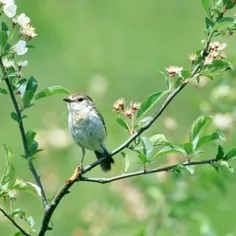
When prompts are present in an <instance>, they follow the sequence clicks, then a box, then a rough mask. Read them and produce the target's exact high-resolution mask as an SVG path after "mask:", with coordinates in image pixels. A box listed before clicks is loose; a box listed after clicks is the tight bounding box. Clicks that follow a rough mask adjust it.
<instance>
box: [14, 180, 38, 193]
mask: <svg viewBox="0 0 236 236" xmlns="http://www.w3.org/2000/svg"><path fill="white" fill-rule="evenodd" d="M13 189H15V190H21V191H25V192H28V193H31V194H34V195H37V196H40V197H42V192H41V189H40V188H39V187H38V186H37V185H36V184H33V183H31V182H24V181H23V180H22V179H16V181H15V183H14V185H13Z"/></svg>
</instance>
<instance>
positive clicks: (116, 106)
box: [113, 102, 120, 113]
mask: <svg viewBox="0 0 236 236" xmlns="http://www.w3.org/2000/svg"><path fill="white" fill-rule="evenodd" d="M113 111H115V112H117V113H119V111H120V106H119V104H118V103H117V102H115V103H114V104H113Z"/></svg>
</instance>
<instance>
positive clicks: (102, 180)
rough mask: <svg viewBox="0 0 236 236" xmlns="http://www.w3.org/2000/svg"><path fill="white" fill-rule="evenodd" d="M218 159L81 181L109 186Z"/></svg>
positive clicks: (85, 178) (82, 179) (213, 160)
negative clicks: (141, 176) (119, 181)
mask: <svg viewBox="0 0 236 236" xmlns="http://www.w3.org/2000/svg"><path fill="white" fill-rule="evenodd" d="M215 161H216V159H215V158H213V159H208V160H202V161H191V162H185V163H181V164H175V165H170V166H166V167H162V168H155V169H150V170H141V171H136V172H132V173H128V174H123V175H118V176H115V177H112V178H88V177H84V176H81V177H80V179H79V180H80V181H84V182H93V183H98V184H107V183H111V182H114V181H117V180H120V179H127V178H131V177H135V176H139V175H147V174H152V173H157V172H163V171H170V170H173V169H174V168H175V167H177V166H179V165H182V166H196V165H204V164H212V163H213V162H215Z"/></svg>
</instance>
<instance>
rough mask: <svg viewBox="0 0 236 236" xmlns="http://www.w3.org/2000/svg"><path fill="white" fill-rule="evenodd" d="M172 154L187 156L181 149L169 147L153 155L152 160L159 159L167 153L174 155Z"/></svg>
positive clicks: (175, 146)
mask: <svg viewBox="0 0 236 236" xmlns="http://www.w3.org/2000/svg"><path fill="white" fill-rule="evenodd" d="M174 152H177V153H181V154H183V155H184V156H187V153H186V151H185V150H184V149H183V148H182V147H180V146H177V145H171V146H167V147H164V148H162V149H161V150H160V151H159V152H157V153H156V154H155V156H154V158H153V159H156V158H159V157H162V156H165V155H167V154H169V153H174Z"/></svg>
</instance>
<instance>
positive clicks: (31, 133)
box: [26, 130, 37, 147]
mask: <svg viewBox="0 0 236 236" xmlns="http://www.w3.org/2000/svg"><path fill="white" fill-rule="evenodd" d="M36 134H37V133H36V132H34V131H33V130H28V131H27V132H26V140H27V144H28V146H29V147H30V146H31V145H32V144H33V142H34V138H35V136H36Z"/></svg>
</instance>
